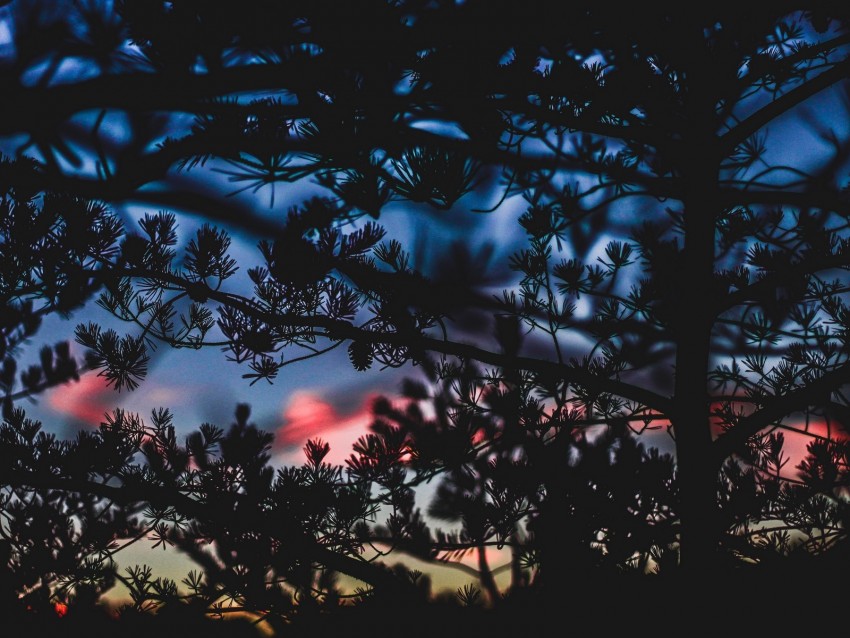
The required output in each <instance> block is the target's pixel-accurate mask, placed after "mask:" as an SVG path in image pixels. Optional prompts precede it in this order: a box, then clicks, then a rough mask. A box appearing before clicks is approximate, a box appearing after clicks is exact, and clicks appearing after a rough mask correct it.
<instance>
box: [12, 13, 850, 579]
mask: <svg viewBox="0 0 850 638" xmlns="http://www.w3.org/2000/svg"><path fill="white" fill-rule="evenodd" d="M3 11H4V9H0V56H2V55H3V50H4V48H8V46H9V43H10V34H9V30H8V28H6V23H5V22H3V20H2V16H3ZM79 71H80V69H74V68H73V64H71V65H68V66H66V67H64V69H63V72H64V73H69V74H72V73H76V72H79ZM820 109H821V111H820V112H825V113H834V114H845V115H846V113H847V111H848V107H847V96H846V94H845V93H842V92H840V91H832V92H827V93H825V94H824V96H822V98H821V102H820ZM90 115H91V114H89V116H90ZM798 115H799V114H795V115H794V117H795V118H796V117H797V116H798ZM847 121H850V120H848V119H847V118H843V119H841V118H838V119H834V118H833V119H831V120H830V123H829V126H825V125H824V123H823V122H817V121H816V120H812V122H811V124H813V125H812V126H806V127H800V126H783V125H782V124H783V123H782V121H778V122H777V123H776V125H777V126H776V127H775V128H773V129H772V130H771V136H772V137H771V139H770V144H769V146H768V148H769V149H772V151H771V152H774V151H773V149H775V152H777V153H780V154H781V159H782V160H783V161H784V162H785V163H787V164H793V165H795V166H801V167H811V166H812V165H816V163H817V159H816V158H817V157H823V156H826V155H828V153H829V150H830V148H831V147H830V145H829V142H828V139H827V137H826V136H827V134H828V133H829V131H830V129H832V132H833V133H835V134H836V135H837V136H838V137H839V138H844V137H846V136H847V135H848V134H850V133H848V130H847V126H846V122H847ZM836 122H839V123H838V124H836ZM188 124H191V122H190V121H187V120H185V119H180V118H177V120H175V125H178V126H186V125H188ZM124 126H125V122H124V121H123V120H122V117H121V116H120V115H110V116H109V117H108V118H107V120H106V121H105V125H104V129H103V130H104V131H105V132H109V134H111V135H112V136H113V137H114V139H115V140H117V141H120V140H121V138H122V135H124V133H125V130H124ZM423 127H425V128H427V127H430V128H431V129H432V130H441V129H440V128H439V127H440V125H439V123H435V122H430V123H423ZM20 142H21V140H20V139H19V138H17V139H16V138H10V139H6V140H0V151H4V152H6V153H10V154H11V153H13V152H14V149H15V148H16V147H17V145H18V144H19V143H20ZM801 148H802V149H806V152H807V153H810V154H811V155H810V157H802V156H799V157H794V156H790V154H789V153H788V150H789V149H801ZM810 158H812V159H810ZM765 159H766V160H767V161H768V162H770V161H772V159H773V158H771V157H769V156H768V157H766V158H765ZM90 160H91V158H89V160H87V162H84V163H83V164H82V166H81V167H80V168H79V169H78V170H80V171H91V170H93V167H92V164H91V161H90ZM206 168H207V170H204V171H202V172H201V171H198V172H195V173H189V174H184V175H182V176H180V178H181V179H183V180H186V181H188V182H189V183H191V184H192V185H193V186H194V187H195V188H196V189H200V190H203V191H204V192H205V193H208V194H211V195H214V196H219V197H221V198H223V201H224V199H227V200H228V201H235V202H242V203H250V204H251V207H252V209H253V210H254V212H255V213H256V214H257V215H259V216H261V217H263V218H265V219H280V218H281V217H282V216H283V215H284V214H285V213H286V211H287V210H288V209H289V208H290V206H293V205H297V204H299V203H300V202H302V201H303V200H304V199H305V198H306V197H307V196H309V195H310V194H313V193H315V192H318V191H317V188H316V187H315V185H314V184H312V183H310V182H309V181H308V182H300V183H294V184H283V185H277V186H275V187H274V188H275V191H274V204H273V205H271V190H270V187H267V188H264V189H260V190H259V191H258V192H257V193H252V192H250V191H245V192H242V193H239V194H233V195H232V194H231V193H233V191H234V190H235V189H236V188H237V186H235V185H234V184H233V183H231V182H229V181H228V179H227V175H226V174H224V173H216V172H215V171H214V170H209V169H210V168H212V169H215V168H219V169H221V168H227V167H226V165H224V164H219V165H216V163H215V162H214V161H213V162H211V163H210V164H209V165H208V166H207V167H206ZM774 177H777V176H776V174H774ZM777 178H778V177H777ZM322 192H325V191H322ZM325 193H326V192H325ZM498 196H499V192H498V189H495V188H489V189H482V190H481V191H479V192H475V193H472V194H470V195H467V196H466V197H465V198H463V199H461V200H460V201H459V202H458V204H457V205H456V206H455V207H454V208H453V209H452V210H450V211H435V210H433V209H429V208H428V207H427V206H424V205H415V204H411V203H405V204H400V203H392V204H390V205H388V206H387V208H386V209H385V211H384V213H383V214H382V216H381V219H380V223H381V224H382V225H384V226H385V227H386V228H387V230H388V237H393V238H397V239H399V240H400V241H401V242H402V244H403V245H405V246H419V247H420V248H421V250H419V252H418V253H417V254H416V255H415V259H418V260H419V263H417V264H416V265H417V266H419V267H421V268H423V269H425V270H427V269H429V268H432V267H434V265H435V263H434V255H435V254H436V253H437V252H439V249H443V248H445V247H446V246H447V245H449V244H450V243H451V242H455V241H456V242H460V243H461V244H462V245H464V246H465V247H466V248H467V249H468V250H469V252H470V253H471V254H472V255H476V254H481V253H482V251H486V249H487V248H488V247H490V248H492V251H493V253H492V255H491V257H490V259H489V261H488V262H487V263H486V264H484V265H483V267H484V268H487V269H489V270H491V271H492V272H488V273H487V275H488V283H489V285H490V286H491V288H490V292H493V293H496V294H498V293H499V292H500V291H501V290H502V289H503V288H504V287H507V286H510V285H511V284H512V283H515V281H516V278H515V277H516V275H515V273H511V272H510V271H508V270H507V268H506V264H507V262H508V258H509V256H510V255H511V254H512V253H513V252H514V251H516V250H517V249H518V248H520V247H521V246H523V244H524V239H525V237H524V233H523V232H522V229H521V227H520V226H519V225H518V224H517V223H516V220H517V218H518V216H519V215H520V214H521V213H522V212H523V211H524V210H525V208H526V206H527V203H526V202H524V201H523V200H522V199H521V198H520V197H513V198H509V199H507V200H506V201H504V202H503V203H502V204H501V205H500V206H498V208H497V209H496V210H495V211H494V212H492V213H489V214H481V213H473V212H470V209H485V208H489V207H491V206H492V205H493V204H494V203H496V201H498ZM114 210H115V212H116V214H118V215H119V216H120V217H121V218H122V219H123V220H124V222H125V225H126V227H127V228H132V227H134V226H135V223H136V220H137V219H139V218H140V217H141V216H142V215H143V214H145V213H154V212H157V208H156V207H150V206H141V205H138V204H124V205H117V206H115V207H114ZM618 214H619V215H620V219H621V221H624V222H631V221H633V220H634V218H635V217H636V216H638V215H640V214H641V212H640V210H639V209H636V208H631V207H624V210H623V212H621V213H617V212H616V211H614V213H613V219H617V215H618ZM177 215H178V222H179V224H180V232H181V241H179V242H178V244H182V243H183V239H185V238H187V237H189V236H191V235H192V234H193V232H194V230H195V229H196V228H197V227H198V226H199V225H200V224H201V223H202V222H203V221H205V220H203V219H201V218H199V217H197V216H193V215H190V214H186V213H181V212H178V213H177ZM230 230H231V234H232V238H233V245H232V250H231V254H232V255H233V256H234V257H235V258H236V260H237V262H238V263H239V264H240V272H239V273H238V275H237V276H236V277H235V278H234V282H233V285H234V286H235V288H234V290H247V288H246V287H245V286H246V283H245V282H246V279H245V271H246V270H247V268H248V267H250V266H253V265H257V264H259V263H260V261H261V257H260V254H259V252H258V251H257V249H256V243H257V239H258V237H255V236H251V235H250V234H248V233H247V232H246V231H244V230H241V229H230ZM609 239H610V237H609V236H608V235H606V234H604V233H599V234H598V235H596V236H593V237H591V238H590V245H589V246H588V252H587V255H584V256H583V257H585V258H586V260H587V261H588V262H593V261H594V260H595V258H596V257H597V256H599V255H600V254H602V250H603V248H604V246H605V244H606V243H607V242H608V240H609ZM567 256H572V255H567ZM582 311H583V310H582V307H581V304H580V306H579V313H581V312H582ZM89 321H94V322H96V323H99V324H101V325H104V326H105V327H114V328H115V329H116V330H117V331H118V332H119V333H124V332H125V331H127V330H128V326H127V325H125V324H121V323H120V322H118V321H116V320H115V319H114V318H112V317H110V316H109V315H108V314H107V313H106V312H105V311H103V310H102V309H100V308H99V307H97V306H95V305H94V304H89V305H88V306H87V307H85V308H83V309H81V310H79V311H76V312H74V314H73V315H72V316H71V317H69V318H68V319H65V320H63V319H60V318H59V317H56V316H52V317H49V318H48V319H47V320H46V321H45V322H44V324H43V326H42V328H41V329H40V330H39V332H38V333H37V334H36V335H35V336H34V338H33V339H32V340H31V341H30V343H29V344H27V347H26V349H25V350H24V352H23V356H22V357H21V360H20V361H19V369H23V368H24V367H26V365H27V363H28V362H29V361H30V360H32V361H35V360H36V357H37V352H38V350H39V348H40V347H41V346H42V345H52V344H54V343H56V342H57V341H60V340H70V341H73V328H74V326H76V325H77V324H78V323H86V322H89ZM474 328H475V327H473V329H474ZM481 329H482V331H483V330H485V329H489V327H483V326H482V327H481ZM569 338H570V337H567V339H569ZM72 352H73V354H74V355H75V356H76V357H77V358H78V359H79V360H82V358H83V354H84V353H83V351H82V349H81V348H80V346H78V345H76V344H73V345H72ZM247 371H248V369H247V367H246V366H239V365H237V364H235V363H231V362H228V361H226V359H225V355H224V353H222V352H221V351H220V350H219V349H218V348H206V349H202V350H200V351H190V350H174V349H172V348H169V347H168V346H166V345H162V346H160V347H159V348H158V349H157V350H156V351H155V352H153V353H152V359H151V365H150V368H149V373H148V376H147V379H146V380H145V381H144V382H143V383H142V385H141V386H140V387H139V388H138V389H136V390H135V391H132V392H129V391H126V390H125V391H123V392H121V393H118V392H116V391H115V390H113V389H112V388H109V387H107V385H106V382H105V380H104V378H103V377H100V376H98V375H97V373H96V372H89V373H85V374H83V375H82V378H81V380H80V381H79V382H78V383H68V384H64V385H61V386H58V387H55V388H52V389H50V390H48V391H45V392H44V393H42V394H41V395H39V396H37V397H34V398H33V399H32V400H31V401H26V400H25V401H22V402H21V403H20V405H22V406H24V407H25V408H26V409H27V412H28V415H29V416H30V417H33V418H37V419H39V420H41V421H42V422H43V424H44V427H45V429H46V430H47V431H48V432H53V433H56V434H58V435H60V436H63V437H71V436H73V435H74V433H75V432H76V431H77V430H79V429H87V428H89V429H90V428H94V427H96V426H97V425H98V424H99V423H100V422H101V421H103V420H104V415H105V414H106V413H108V412H111V411H112V410H113V409H115V408H122V409H125V410H129V411H132V412H136V413H139V414H140V415H141V416H142V417H147V418H148V422H149V415H150V413H151V411H152V410H155V409H157V408H161V407H165V408H168V409H170V410H171V411H172V413H173V414H174V416H175V424H176V426H177V431H178V435H180V436H182V435H186V434H188V433H189V432H190V431H192V430H194V429H196V428H197V427H198V426H199V425H200V424H202V423H204V422H210V423H213V424H215V425H218V426H220V427H224V428H226V427H227V426H228V425H229V424H230V423H231V422H232V421H233V414H234V410H235V408H236V405H237V404H238V403H247V404H249V405H250V406H251V409H252V414H251V419H250V420H251V422H253V423H255V424H257V425H258V426H259V427H260V428H262V429H264V430H267V431H269V432H273V433H274V435H275V439H274V447H273V450H272V454H273V456H272V464H273V465H275V466H278V467H279V466H283V465H293V464H300V463H301V462H302V461H303V460H304V454H303V451H302V448H303V446H304V444H305V443H306V442H307V440H308V439H310V438H322V439H324V440H325V441H327V442H329V443H330V444H331V453H330V455H329V457H328V459H327V460H328V461H329V462H332V463H340V464H341V463H344V461H345V459H346V458H347V457H348V456H349V454H350V453H351V446H352V444H353V443H354V442H355V441H356V440H357V438H359V437H360V436H362V435H363V434H365V433H367V432H368V428H369V425H370V423H371V421H372V416H371V409H370V408H371V404H372V401H374V399H375V398H377V397H378V396H387V397H389V398H390V399H391V400H393V399H394V400H397V399H398V398H399V391H400V386H401V382H402V379H403V378H404V377H405V376H410V375H417V374H418V370H417V369H415V368H414V367H412V366H411V365H409V364H408V365H406V366H404V367H402V368H400V369H384V370H381V369H379V367H377V366H374V367H373V368H372V369H370V370H368V371H365V372H358V371H357V370H355V369H354V368H353V367H352V365H351V363H350V362H349V359H348V356H347V353H346V350H345V348H338V349H336V350H333V351H331V352H329V353H327V354H324V355H323V356H321V357H318V358H316V359H313V360H309V361H304V362H299V363H296V364H294V365H292V366H287V367H284V368H283V369H282V370H281V372H280V374H279V376H278V378H277V379H276V380H275V382H274V383H273V384H267V383H266V382H264V381H260V382H258V383H256V384H254V385H251V384H249V382H248V381H247V380H245V379H243V378H241V376H242V375H243V374H244V373H245V372H247ZM811 427H812V431H813V432H815V433H818V434H822V433H825V430H824V428H823V426H822V424H820V423H814V424H812V426H811ZM646 442H647V443H648V444H655V445H658V446H660V447H663V448H666V449H669V448H670V447H671V446H670V443H671V440H670V438H669V436H668V435H667V434H666V432H664V431H663V430H662V431H657V432H655V433H652V434H649V435H647V438H646ZM805 442H806V439H805V438H804V437H802V436H793V435H787V434H786V448H785V451H786V454H787V456H788V458H789V466H788V467H789V468H793V466H794V465H795V464H796V460H797V459H799V458H801V457H802V454H803V452H804V449H805ZM433 487H434V486H433V485H426V486H424V487H423V488H421V489H420V490H419V505H420V506H421V507H422V508H423V510H424V509H425V507H426V506H427V501H428V499H429V496H430V494H431V491H432V490H433ZM443 525H444V524H443ZM150 545H151V543H146V542H140V543H137V544H136V545H134V546H133V547H131V548H128V549H127V550H126V551H124V552H122V553H121V554H120V555H119V556H118V561H119V564H121V565H123V566H128V565H131V564H134V563H137V562H138V563H147V564H150V565H152V566H153V567H154V568H155V571H157V570H161V573H162V575H166V576H169V577H173V578H175V579H176V580H177V581H178V582H179V580H180V578H182V577H183V576H184V575H185V573H186V572H187V571H188V570H189V569H191V568H192V565H190V564H188V563H187V562H186V561H185V559H181V558H180V557H179V556H177V555H175V553H174V552H173V551H171V550H168V551H165V552H163V551H162V550H160V549H151V547H150ZM506 560H507V557H506V555H505V552H504V551H501V552H500V551H499V550H495V549H493V550H492V556H490V564H491V566H492V567H494V568H496V567H499V566H500V565H502V564H503V563H504V562H505V561H506ZM468 561H469V562H470V564H472V561H473V557H470V558H469V559H468ZM405 562H406V563H407V564H409V565H410V566H412V567H414V568H420V569H422V570H423V571H427V572H430V573H432V574H433V578H434V584H435V587H437V588H443V587H445V588H449V589H453V588H456V587H459V586H461V585H463V584H465V583H467V582H472V578H471V577H470V576H469V575H468V574H465V573H464V572H460V571H457V570H451V569H449V568H445V569H435V568H434V567H433V566H431V565H424V564H421V563H418V562H417V561H415V560H412V559H405ZM158 573H159V572H158ZM498 578H499V579H500V583H502V582H506V579H507V578H508V574H507V573H506V572H502V573H501V574H500V576H499V577H498Z"/></svg>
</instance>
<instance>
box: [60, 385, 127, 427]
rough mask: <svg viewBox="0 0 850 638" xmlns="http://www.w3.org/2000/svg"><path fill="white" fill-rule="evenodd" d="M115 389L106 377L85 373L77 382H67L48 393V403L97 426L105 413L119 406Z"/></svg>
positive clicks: (64, 412) (68, 414) (62, 412)
mask: <svg viewBox="0 0 850 638" xmlns="http://www.w3.org/2000/svg"><path fill="white" fill-rule="evenodd" d="M117 403H118V401H117V398H116V396H115V391H114V390H113V389H112V388H110V387H108V386H107V385H106V379H105V378H104V377H99V376H97V375H95V374H84V375H82V376H81V377H80V380H79V381H78V382H76V383H66V384H64V385H61V386H59V387H58V388H54V389H53V390H51V391H50V392H49V393H48V395H47V404H48V405H49V406H50V407H51V408H52V409H53V410H54V411H56V412H58V413H60V414H64V415H67V416H70V417H74V418H75V419H77V420H79V421H84V422H85V423H86V424H89V425H92V426H96V425H99V424H100V422H101V421H103V420H104V413H106V412H110V411H112V410H113V409H114V408H115V407H117Z"/></svg>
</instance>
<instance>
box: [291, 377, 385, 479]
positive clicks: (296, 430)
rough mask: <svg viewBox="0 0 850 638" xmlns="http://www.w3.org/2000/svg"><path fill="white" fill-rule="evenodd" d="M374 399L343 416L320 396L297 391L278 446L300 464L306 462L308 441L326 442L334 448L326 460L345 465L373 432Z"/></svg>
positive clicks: (369, 397) (293, 396) (366, 399)
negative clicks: (359, 443) (360, 440)
mask: <svg viewBox="0 0 850 638" xmlns="http://www.w3.org/2000/svg"><path fill="white" fill-rule="evenodd" d="M372 399H373V397H371V396H368V397H366V398H365V399H364V401H363V403H362V404H361V405H360V406H359V407H358V408H357V409H356V410H355V411H354V412H352V413H350V414H339V413H338V412H337V411H336V410H335V409H334V407H333V406H332V405H331V404H330V403H327V402H326V401H323V400H322V399H321V398H319V397H318V396H317V395H316V394H313V393H311V392H296V393H295V394H293V395H292V397H291V398H290V399H289V401H288V403H287V404H286V407H285V408H284V410H283V423H282V424H281V425H280V426H279V427H278V428H277V430H276V432H275V447H276V448H277V449H278V450H279V451H280V452H282V453H283V454H284V456H287V457H289V458H288V459H287V460H288V461H290V462H293V463H300V462H302V461H303V460H304V453H303V450H302V448H303V447H304V445H305V444H306V443H307V441H308V439H322V440H323V441H325V442H327V443H329V444H330V446H331V451H330V453H329V454H328V456H327V457H325V460H326V461H327V462H329V463H338V464H342V463H344V461H345V459H347V458H348V457H349V455H350V454H351V446H352V444H353V443H354V442H355V441H356V440H357V439H358V438H360V437H361V436H363V435H364V434H367V433H368V432H369V425H370V424H371V423H372V420H373V417H372V412H371V408H370V405H371V403H372ZM295 450H298V455H297V458H296V457H295V456H293V455H292V453H293V452H295Z"/></svg>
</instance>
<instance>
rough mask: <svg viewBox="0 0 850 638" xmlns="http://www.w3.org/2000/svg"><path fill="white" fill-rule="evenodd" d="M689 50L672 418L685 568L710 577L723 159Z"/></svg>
mask: <svg viewBox="0 0 850 638" xmlns="http://www.w3.org/2000/svg"><path fill="white" fill-rule="evenodd" d="M692 35H694V34H693V33H692ZM701 35H702V34H701V30H700V36H701ZM696 42H698V40H697V41H696ZM690 50H692V51H693V55H692V57H691V60H690V64H689V67H688V69H687V86H688V89H687V90H688V94H687V98H686V99H687V101H688V102H687V105H686V114H687V117H688V125H687V129H686V135H685V136H684V139H685V143H686V146H685V149H684V153H685V157H683V158H682V166H683V169H684V170H683V174H682V179H683V186H684V197H683V206H684V211H683V214H684V219H683V222H684V246H683V252H682V254H681V259H682V262H683V263H681V264H680V265H679V266H680V267H679V268H678V274H677V275H676V277H677V281H676V283H675V290H676V293H675V297H674V299H673V302H674V303H676V304H677V308H676V312H675V315H674V316H675V319H674V322H675V323H674V329H675V332H676V334H675V338H676V343H677V350H676V378H675V385H674V398H673V403H674V406H675V407H674V414H673V419H672V420H673V426H674V432H675V436H676V457H677V476H678V487H679V516H680V522H681V535H680V542H681V544H680V552H681V554H680V560H681V566H682V568H683V569H684V570H685V572H686V573H687V574H697V575H699V576H701V577H705V576H706V572H708V571H710V570H712V569H713V567H714V566H715V565H716V558H717V555H716V552H717V541H718V535H717V531H718V530H717V523H716V521H717V507H718V504H717V488H716V483H717V471H718V469H719V468H717V467H716V466H715V464H714V462H713V461H712V455H711V444H712V434H711V421H710V404H709V400H708V388H707V385H708V383H707V373H708V369H709V365H710V360H709V357H710V346H711V329H712V325H713V320H714V317H713V316H712V313H713V299H712V290H713V286H712V282H713V272H714V241H715V240H714V233H715V216H716V215H717V214H718V209H717V204H716V202H717V187H718V177H719V176H718V166H719V158H718V157H717V154H716V148H717V136H716V131H715V127H716V123H715V106H714V103H715V102H714V97H713V95H712V78H711V74H712V70H711V60H710V59H709V57H708V54H707V51H706V50H705V49H702V48H700V47H699V45H698V44H693V43H692V44H691V47H690Z"/></svg>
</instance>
